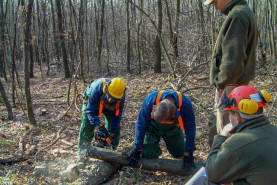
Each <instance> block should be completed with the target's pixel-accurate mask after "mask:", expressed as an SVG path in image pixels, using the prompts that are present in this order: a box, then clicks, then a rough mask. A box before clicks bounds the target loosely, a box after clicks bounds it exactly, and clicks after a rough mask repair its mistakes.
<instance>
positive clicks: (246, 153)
mask: <svg viewBox="0 0 277 185" xmlns="http://www.w3.org/2000/svg"><path fill="white" fill-rule="evenodd" d="M270 101H271V98H270V95H269V93H268V92H266V91H265V90H261V91H258V90H256V89H255V88H253V87H251V86H248V85H243V86H240V87H237V88H235V89H234V90H233V91H232V92H231V93H230V95H229V96H228V97H227V98H225V102H224V103H225V107H227V108H225V109H224V110H225V111H227V112H228V113H229V118H230V123H229V124H227V125H226V126H225V127H224V128H223V131H222V132H221V134H220V135H219V134H218V135H216V136H215V139H214V142H213V145H212V147H211V151H210V154H209V156H208V159H207V161H206V174H207V177H201V179H198V181H196V182H195V184H197V185H208V184H209V185H210V184H213V183H221V184H227V183H233V184H234V185H247V184H248V185H269V184H276V182H277V157H276V156H277V142H276V141H277V126H276V125H273V124H271V123H270V121H269V119H268V118H267V117H266V116H265V115H264V114H263V107H265V106H266V103H268V102H270ZM200 181H201V182H200ZM210 181H211V182H213V183H211V182H210Z"/></svg>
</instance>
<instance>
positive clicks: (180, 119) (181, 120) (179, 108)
mask: <svg viewBox="0 0 277 185" xmlns="http://www.w3.org/2000/svg"><path fill="white" fill-rule="evenodd" d="M177 94H178V99H179V107H178V109H177V111H179V112H180V111H181V106H182V103H183V98H182V94H181V93H180V92H177ZM178 121H179V124H180V128H181V130H182V131H185V127H184V122H183V119H182V117H181V112H180V115H179V117H178Z"/></svg>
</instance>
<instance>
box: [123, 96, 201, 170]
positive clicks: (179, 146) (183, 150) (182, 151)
mask: <svg viewBox="0 0 277 185" xmlns="http://www.w3.org/2000/svg"><path fill="white" fill-rule="evenodd" d="M195 127H196V126H195V116H194V112H193V108H192V105H191V102H190V100H189V99H188V98H187V97H186V96H185V95H183V94H182V93H180V92H175V91H155V92H152V93H150V94H149V95H148V97H147V98H146V99H145V101H144V103H143V105H142V107H141V109H140V112H139V116H138V119H137V121H136V126H135V140H134V149H133V150H132V151H131V153H130V154H129V155H128V157H127V160H128V162H129V165H137V164H138V161H139V159H140V154H142V157H143V158H148V159H155V158H158V157H159V156H160V155H161V154H162V150H161V148H160V146H159V142H160V139H161V138H163V140H164V141H165V144H166V148H167V150H168V151H169V153H170V154H171V155H172V156H173V157H174V158H181V157H183V167H184V168H185V170H191V169H193V168H195V163H194V157H193V151H194V150H195V132H196V131H195V130H196V128H195ZM184 132H185V135H186V141H185V140H184Z"/></svg>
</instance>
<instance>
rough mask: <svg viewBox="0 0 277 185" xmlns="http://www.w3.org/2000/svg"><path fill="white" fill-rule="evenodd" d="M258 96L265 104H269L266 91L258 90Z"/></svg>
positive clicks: (268, 95) (269, 99)
mask: <svg viewBox="0 0 277 185" xmlns="http://www.w3.org/2000/svg"><path fill="white" fill-rule="evenodd" d="M259 95H260V97H261V99H262V100H263V101H264V102H265V103H269V102H271V96H270V94H269V93H268V92H267V91H266V90H260V91H259Z"/></svg>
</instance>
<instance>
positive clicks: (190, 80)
mask: <svg viewBox="0 0 277 185" xmlns="http://www.w3.org/2000/svg"><path fill="white" fill-rule="evenodd" d="M56 71H57V72H52V73H51V76H49V77H44V79H43V80H42V78H41V77H40V76H39V75H40V73H39V72H38V71H36V73H35V78H32V79H31V94H32V102H33V109H34V113H35V118H36V121H37V123H38V125H39V126H38V127H36V128H31V126H30V125H29V124H28V119H27V116H26V115H27V112H26V110H25V105H23V104H21V105H20V104H19V103H17V104H16V108H13V113H14V120H12V121H9V120H6V119H5V118H7V112H6V109H5V106H4V104H3V102H2V101H1V100H0V101H1V102H0V117H1V120H0V136H1V137H0V148H1V150H0V159H15V158H16V156H19V154H20V144H23V148H24V158H25V160H24V161H21V162H16V163H13V164H11V165H0V184H64V183H63V182H62V181H61V178H60V172H61V171H64V170H65V169H66V167H67V166H68V165H70V164H74V163H76V162H77V147H76V146H77V143H78V134H79V128H80V125H81V113H80V112H78V110H77V109H76V108H75V107H72V108H71V109H70V110H69V111H68V112H67V113H66V115H65V116H64V117H63V118H62V119H59V118H60V117H61V116H62V115H63V114H64V113H65V111H66V110H67V108H68V105H67V103H66V102H67V92H68V85H69V79H64V78H63V77H62V74H61V73H59V72H58V70H56ZM22 75H23V74H22ZM208 75H209V71H208V70H203V68H202V69H198V70H195V71H192V73H190V75H189V76H187V77H186V79H184V81H183V82H184V83H183V85H182V89H181V90H180V91H182V92H184V91H185V90H188V89H191V88H194V87H196V88H195V89H191V90H188V91H185V92H184V94H185V95H186V96H187V97H188V98H189V99H190V100H191V101H192V103H193V108H194V112H195V116H196V125H197V131H198V132H197V133H198V136H197V140H196V151H195V152H194V156H195V158H196V161H205V160H206V159H207V156H208V153H209V150H210V148H209V145H208V136H207V133H208V127H207V122H208V117H209V115H210V113H211V111H212V109H213V102H214V89H213V88H212V87H211V86H209V82H208V80H209V78H208ZM95 76H97V75H95ZM117 76H119V77H122V78H123V79H124V80H125V83H126V86H127V91H126V102H125V108H124V113H123V117H122V121H121V141H120V145H119V148H118V151H122V150H123V149H124V148H125V147H128V146H130V143H132V142H133V139H134V127H135V121H136V118H137V116H138V112H139V110H140V107H141V105H142V103H143V101H144V99H145V98H146V97H147V95H148V94H149V93H150V92H152V91H155V90H161V89H163V90H172V86H171V83H174V84H177V80H169V78H168V75H167V74H166V73H161V74H153V73H152V72H144V73H143V74H141V75H135V74H128V73H120V74H114V75H111V76H108V77H111V78H113V77H117ZM98 77H99V76H98ZM21 79H23V76H22V78H21ZM276 79H277V77H276V75H273V76H272V75H271V77H269V76H268V74H267V73H265V72H264V71H262V72H260V73H259V75H258V76H257V77H256V79H255V80H254V81H253V82H251V85H253V86H254V87H256V88H259V89H262V88H264V89H267V90H268V91H269V92H271V95H272V99H273V101H274V99H276V96H277V90H276ZM3 81H4V80H2V82H3ZM3 83H4V85H5V90H6V93H7V94H8V96H9V99H10V101H11V82H3ZM21 84H23V82H21ZM88 84H89V83H88V82H87V83H86V84H85V85H84V84H83V82H82V80H81V79H77V87H78V93H80V94H82V93H83V91H84V90H85V88H86V87H87V86H88ZM23 89H24V88H23ZM18 94H19V97H22V92H21V91H20V90H19V89H18ZM72 96H73V91H71V95H70V97H71V100H70V102H71V101H72ZM21 101H22V102H24V100H23V99H22V98H21ZM17 102H18V100H17ZM274 103H275V102H274ZM274 103H273V104H272V105H270V106H269V107H268V108H267V109H266V111H265V114H266V115H268V116H269V117H270V119H271V121H272V122H273V123H274V124H276V121H275V120H276V115H277V114H276V111H277V110H276V107H275V106H274ZM21 107H22V108H21ZM23 110H24V111H23ZM54 141H56V142H55V143H53V142H54ZM161 146H162V150H163V154H162V155H161V156H160V158H170V159H172V158H171V156H170V154H169V153H168V152H167V151H166V148H165V145H164V143H163V142H161ZM41 165H48V169H49V170H48V171H49V172H48V173H45V174H42V175H40V174H38V172H36V170H35V168H36V167H38V166H41ZM95 165H96V163H94V161H93V160H91V163H90V165H88V166H87V167H86V168H85V169H84V170H82V171H81V173H80V174H79V178H78V179H77V180H75V181H74V182H71V183H67V184H82V183H83V181H82V180H83V179H84V178H85V177H86V176H87V175H88V174H89V172H90V171H91V170H92V169H93V168H94V167H95ZM189 178H190V176H187V177H185V176H177V175H172V174H168V173H165V172H160V171H148V170H143V169H135V168H131V167H127V166H125V167H123V168H121V169H120V170H119V171H118V173H115V174H114V175H113V176H111V177H110V179H108V180H107V181H106V182H105V184H152V185H154V184H159V185H162V184H166V185H168V184H169V185H170V184H185V183H186V182H187V181H188V179H189Z"/></svg>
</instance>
